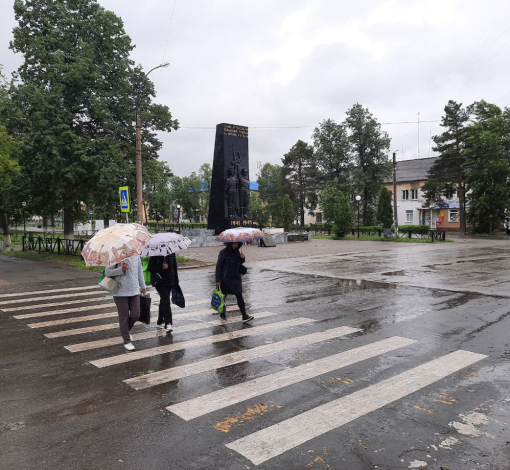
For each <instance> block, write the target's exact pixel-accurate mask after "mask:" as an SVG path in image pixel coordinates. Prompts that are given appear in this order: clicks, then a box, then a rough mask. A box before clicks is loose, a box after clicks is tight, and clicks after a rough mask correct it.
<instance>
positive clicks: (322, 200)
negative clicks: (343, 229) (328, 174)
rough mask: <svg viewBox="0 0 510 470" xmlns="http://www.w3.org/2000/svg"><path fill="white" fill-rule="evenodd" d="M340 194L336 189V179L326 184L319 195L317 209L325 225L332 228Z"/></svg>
mask: <svg viewBox="0 0 510 470" xmlns="http://www.w3.org/2000/svg"><path fill="white" fill-rule="evenodd" d="M341 194H342V193H341V192H340V190H339V189H338V180H336V179H334V180H333V181H329V182H327V183H326V184H325V185H324V188H323V189H322V191H321V193H320V197H319V207H320V208H321V210H322V215H323V216H324V220H325V221H326V225H329V226H333V225H334V223H335V220H336V218H337V214H336V213H337V209H338V204H339V203H340V196H341Z"/></svg>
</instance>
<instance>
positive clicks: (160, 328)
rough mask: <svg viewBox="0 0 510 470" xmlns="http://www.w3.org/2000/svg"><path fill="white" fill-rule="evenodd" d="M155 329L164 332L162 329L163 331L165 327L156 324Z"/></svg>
mask: <svg viewBox="0 0 510 470" xmlns="http://www.w3.org/2000/svg"><path fill="white" fill-rule="evenodd" d="M156 328H157V329H158V330H164V329H165V325H163V323H161V325H160V324H159V323H158V324H157V325H156Z"/></svg>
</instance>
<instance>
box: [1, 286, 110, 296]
mask: <svg viewBox="0 0 510 470" xmlns="http://www.w3.org/2000/svg"><path fill="white" fill-rule="evenodd" d="M93 289H97V290H99V289H101V287H99V286H98V285H97V284H96V285H95V286H84V287H66V288H65V289H51V290H37V291H32V292H13V293H10V294H1V296H2V299H6V298H8V297H26V296H28V295H39V294H52V293H54V292H73V291H78V290H93ZM101 290H102V289H101Z"/></svg>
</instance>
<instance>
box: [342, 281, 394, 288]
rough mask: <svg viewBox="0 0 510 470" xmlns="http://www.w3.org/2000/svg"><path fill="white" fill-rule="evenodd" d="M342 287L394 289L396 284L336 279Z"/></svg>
mask: <svg viewBox="0 0 510 470" xmlns="http://www.w3.org/2000/svg"><path fill="white" fill-rule="evenodd" d="M337 285H339V286H342V287H361V288H362V289H396V288H397V284H393V283H391V282H378V281H366V280H365V279H337Z"/></svg>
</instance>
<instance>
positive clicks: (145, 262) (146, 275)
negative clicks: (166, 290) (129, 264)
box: [140, 256, 152, 286]
mask: <svg viewBox="0 0 510 470" xmlns="http://www.w3.org/2000/svg"><path fill="white" fill-rule="evenodd" d="M140 259H141V260H142V271H143V280H144V281H145V285H146V286H150V285H152V273H151V272H150V271H148V270H147V268H148V266H149V260H150V257H149V256H142V257H141V258H140Z"/></svg>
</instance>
